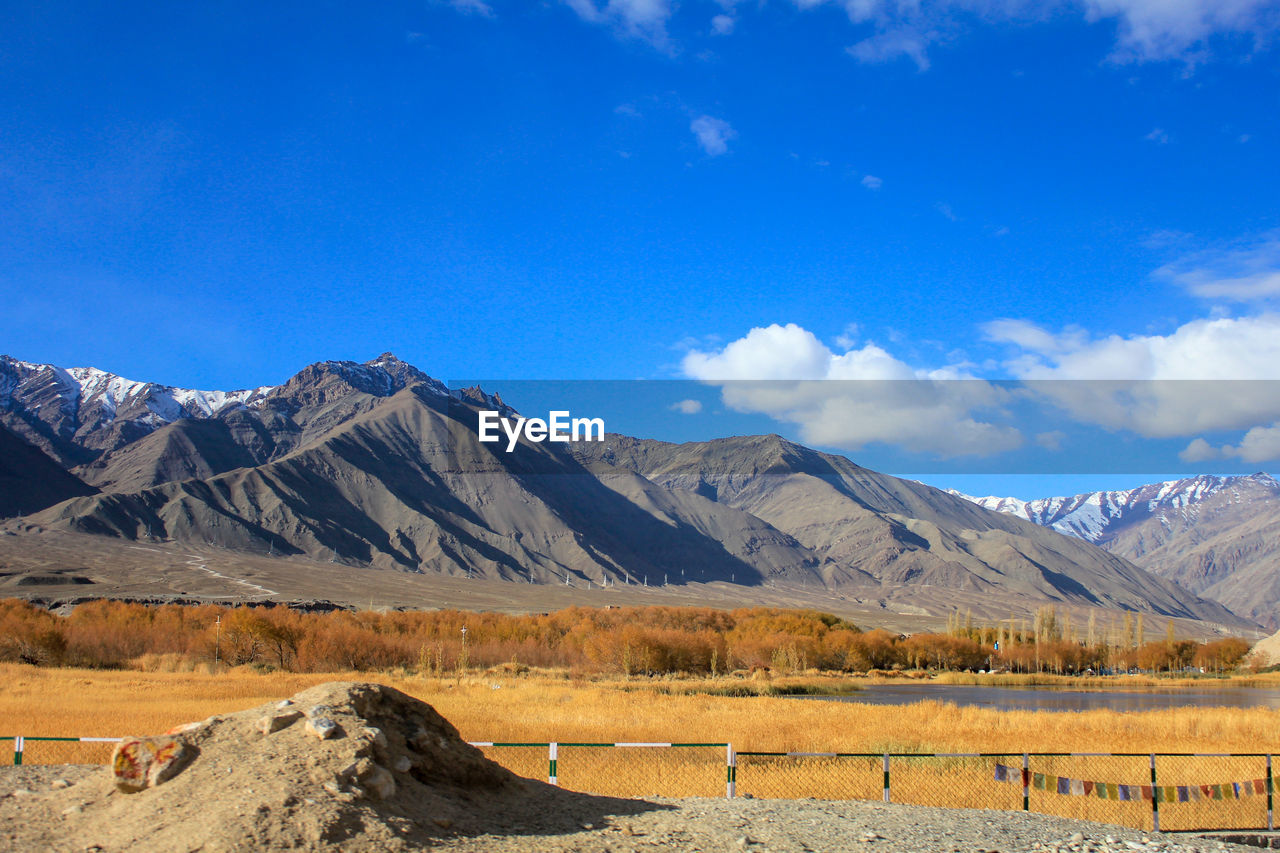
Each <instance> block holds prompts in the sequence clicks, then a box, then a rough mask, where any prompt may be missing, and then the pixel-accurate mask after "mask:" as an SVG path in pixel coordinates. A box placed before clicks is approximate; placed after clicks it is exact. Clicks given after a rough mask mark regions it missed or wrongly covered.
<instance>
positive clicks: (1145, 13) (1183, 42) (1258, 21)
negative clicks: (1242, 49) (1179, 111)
mask: <svg viewBox="0 0 1280 853" xmlns="http://www.w3.org/2000/svg"><path fill="white" fill-rule="evenodd" d="M1085 10H1086V15H1087V17H1088V19H1089V20H1091V21H1097V20H1103V19H1114V20H1115V21H1116V23H1117V29H1118V32H1117V34H1116V35H1117V41H1118V51H1117V57H1116V58H1119V59H1129V58H1132V59H1138V60H1158V59H1187V58H1190V57H1191V55H1192V54H1193V52H1194V51H1196V50H1197V49H1198V48H1201V49H1202V48H1203V46H1204V44H1205V43H1206V42H1207V41H1208V40H1209V39H1210V38H1211V37H1212V36H1215V35H1233V34H1234V35H1248V36H1254V37H1257V36H1259V35H1261V34H1263V33H1266V32H1269V31H1272V30H1274V29H1275V27H1276V24H1277V20H1276V6H1275V3H1274V2H1272V0H1085Z"/></svg>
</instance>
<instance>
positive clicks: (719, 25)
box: [711, 15, 736, 36]
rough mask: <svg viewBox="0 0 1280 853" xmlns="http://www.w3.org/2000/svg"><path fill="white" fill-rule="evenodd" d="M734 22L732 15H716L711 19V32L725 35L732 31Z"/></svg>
mask: <svg viewBox="0 0 1280 853" xmlns="http://www.w3.org/2000/svg"><path fill="white" fill-rule="evenodd" d="M735 23H736V22H735V21H734V18H733V16H732V15H716V16H715V17H714V18H712V19H711V34H712V35H717V36H727V35H729V34H730V33H732V32H733V26H734V24H735Z"/></svg>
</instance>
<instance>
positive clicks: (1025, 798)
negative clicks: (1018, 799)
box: [1022, 752, 1031, 812]
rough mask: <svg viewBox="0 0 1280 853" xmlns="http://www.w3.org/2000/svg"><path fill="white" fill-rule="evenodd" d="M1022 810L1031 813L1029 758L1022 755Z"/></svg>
mask: <svg viewBox="0 0 1280 853" xmlns="http://www.w3.org/2000/svg"><path fill="white" fill-rule="evenodd" d="M1022 810H1023V811H1024V812H1029V811H1031V756H1030V755H1028V754H1027V753H1025V752H1024V753H1022Z"/></svg>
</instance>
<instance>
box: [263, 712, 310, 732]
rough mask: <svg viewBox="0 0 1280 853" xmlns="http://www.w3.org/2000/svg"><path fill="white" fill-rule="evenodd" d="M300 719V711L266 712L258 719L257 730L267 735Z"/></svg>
mask: <svg viewBox="0 0 1280 853" xmlns="http://www.w3.org/2000/svg"><path fill="white" fill-rule="evenodd" d="M301 719H302V712H301V711H282V712H279V713H275V714H268V715H267V716H265V717H263V718H262V719H260V720H258V731H260V732H262V733H263V734H264V735H269V734H271V733H272V732H278V731H280V730H281V729H285V728H288V727H289V726H291V725H293V724H294V723H296V722H297V721H298V720H301Z"/></svg>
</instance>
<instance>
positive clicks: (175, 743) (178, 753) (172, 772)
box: [147, 738, 191, 788]
mask: <svg viewBox="0 0 1280 853" xmlns="http://www.w3.org/2000/svg"><path fill="white" fill-rule="evenodd" d="M190 756H191V747H189V746H188V745H187V744H186V743H185V742H184V741H182V740H179V739H178V738H168V739H167V742H162V743H160V745H159V748H158V749H156V750H155V757H154V758H152V759H151V768H150V769H149V770H148V771H147V785H148V786H150V787H152V788H154V787H155V786H156V785H162V784H164V783H165V782H168V781H169V780H170V779H172V778H173V777H174V776H177V775H178V774H179V773H181V772H182V768H183V767H185V766H186V764H187V760H188V759H189V758H190Z"/></svg>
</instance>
